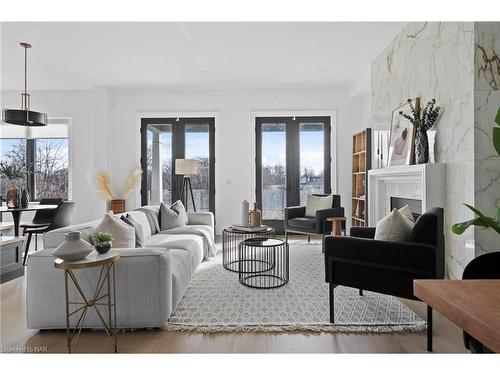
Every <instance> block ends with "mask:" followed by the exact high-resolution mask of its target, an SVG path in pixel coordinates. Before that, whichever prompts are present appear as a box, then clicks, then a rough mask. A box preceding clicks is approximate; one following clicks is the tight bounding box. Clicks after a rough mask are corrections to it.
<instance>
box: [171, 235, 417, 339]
mask: <svg viewBox="0 0 500 375" xmlns="http://www.w3.org/2000/svg"><path fill="white" fill-rule="evenodd" d="M323 259H324V258H323V254H322V253H321V244H320V243H311V244H308V243H307V242H306V241H298V240H296V241H290V281H289V283H288V284H287V285H285V286H283V287H280V288H276V289H265V290H262V289H253V288H249V287H246V286H243V285H241V284H240V283H239V281H238V274H237V273H234V272H230V271H227V270H225V269H224V268H223V267H222V256H221V254H220V253H219V254H218V255H217V257H216V258H214V259H212V260H210V261H206V262H203V263H202V264H201V265H200V267H199V268H198V270H197V271H196V272H195V274H194V275H193V279H192V281H191V284H190V286H189V287H188V289H187V291H186V293H185V294H184V296H183V298H182V299H181V301H180V303H179V305H178V306H177V308H176V310H175V311H174V313H173V314H172V316H171V317H170V319H169V321H168V322H167V323H166V324H165V326H164V329H165V330H168V331H180V332H198V333H227V332H291V331H300V332H310V333H313V332H316V333H319V332H353V333H354V332H405V331H406V332H416V331H420V330H423V329H425V327H426V324H425V322H424V321H423V320H422V319H421V318H420V317H419V316H418V315H417V314H415V313H414V312H413V311H412V310H411V309H409V308H408V307H407V306H406V305H404V304H403V303H401V302H400V301H399V300H398V299H397V298H395V297H392V296H387V295H382V294H378V293H372V292H368V291H365V292H364V295H363V296H360V295H359V293H358V290H357V289H352V288H347V287H342V286H338V287H337V288H336V289H335V321H336V323H335V324H330V323H329V302H328V284H326V283H325V281H324V277H325V276H324V264H323V262H324V260H323Z"/></svg>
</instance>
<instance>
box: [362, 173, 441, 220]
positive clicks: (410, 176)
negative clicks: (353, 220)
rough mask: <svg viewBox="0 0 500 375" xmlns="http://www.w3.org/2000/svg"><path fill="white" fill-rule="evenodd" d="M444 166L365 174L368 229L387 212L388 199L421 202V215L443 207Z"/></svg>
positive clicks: (388, 208)
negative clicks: (394, 197) (431, 209)
mask: <svg viewBox="0 0 500 375" xmlns="http://www.w3.org/2000/svg"><path fill="white" fill-rule="evenodd" d="M445 192H446V165H445V164H417V165H402V166H395V167H387V168H382V169H372V170H369V171H368V225H370V226H375V225H376V223H377V221H379V220H380V219H381V218H383V217H384V216H385V215H386V214H387V213H388V212H389V210H390V206H389V198H390V196H396V197H400V198H412V199H419V200H421V201H422V212H425V211H427V210H428V209H429V208H431V207H436V206H438V207H445Z"/></svg>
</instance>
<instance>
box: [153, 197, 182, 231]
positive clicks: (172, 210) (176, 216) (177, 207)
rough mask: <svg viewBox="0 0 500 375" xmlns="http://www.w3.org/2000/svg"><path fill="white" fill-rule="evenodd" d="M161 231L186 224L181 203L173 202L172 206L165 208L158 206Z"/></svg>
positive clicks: (162, 205)
mask: <svg viewBox="0 0 500 375" xmlns="http://www.w3.org/2000/svg"><path fill="white" fill-rule="evenodd" d="M160 218H161V230H167V229H172V228H177V227H183V226H185V225H187V223H188V216H187V212H186V208H185V207H184V205H183V204H182V202H181V201H177V202H175V203H174V204H173V205H172V206H170V207H167V206H165V205H164V204H163V202H162V203H161V205H160Z"/></svg>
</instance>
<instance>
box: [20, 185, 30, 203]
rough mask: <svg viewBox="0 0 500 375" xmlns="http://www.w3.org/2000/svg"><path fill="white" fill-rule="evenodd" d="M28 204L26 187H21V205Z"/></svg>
mask: <svg viewBox="0 0 500 375" xmlns="http://www.w3.org/2000/svg"><path fill="white" fill-rule="evenodd" d="M29 204H30V195H29V194H28V190H27V189H23V190H22V192H21V207H22V208H26V207H28V206H29Z"/></svg>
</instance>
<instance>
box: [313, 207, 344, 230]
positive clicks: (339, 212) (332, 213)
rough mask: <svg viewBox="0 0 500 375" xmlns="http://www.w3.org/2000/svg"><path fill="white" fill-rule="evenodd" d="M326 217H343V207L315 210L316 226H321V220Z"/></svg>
mask: <svg viewBox="0 0 500 375" xmlns="http://www.w3.org/2000/svg"><path fill="white" fill-rule="evenodd" d="M328 217H344V207H334V208H327V209H325V210H317V211H316V228H323V221H324V220H325V219H326V218H328Z"/></svg>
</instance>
